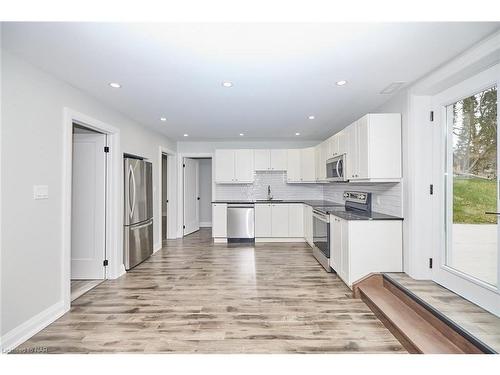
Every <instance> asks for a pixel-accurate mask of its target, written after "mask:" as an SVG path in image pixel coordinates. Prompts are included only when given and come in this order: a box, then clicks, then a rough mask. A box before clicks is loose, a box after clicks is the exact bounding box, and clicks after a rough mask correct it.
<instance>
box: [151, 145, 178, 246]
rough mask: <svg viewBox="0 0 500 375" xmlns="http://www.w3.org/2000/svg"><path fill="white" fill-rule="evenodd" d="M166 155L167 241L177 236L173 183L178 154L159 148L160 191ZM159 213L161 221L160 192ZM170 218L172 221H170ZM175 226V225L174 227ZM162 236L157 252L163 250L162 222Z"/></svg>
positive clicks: (160, 198) (160, 193)
mask: <svg viewBox="0 0 500 375" xmlns="http://www.w3.org/2000/svg"><path fill="white" fill-rule="evenodd" d="M163 154H166V155H167V199H168V203H169V204H168V207H167V239H175V238H176V237H177V236H176V227H175V220H172V219H173V218H175V209H176V207H175V204H174V203H175V202H174V200H173V197H174V194H173V191H172V190H173V189H172V186H173V183H172V182H173V181H174V180H175V170H176V163H175V158H176V153H175V151H172V150H170V149H168V148H166V147H163V146H159V147H158V166H159V167H158V169H159V172H158V173H159V174H158V181H160V190H161V189H162V188H163V176H162V173H163V171H162V155H163ZM158 197H159V199H158V212H159V213H160V220H161V216H162V215H161V213H162V212H163V211H162V198H163V197H162V192H161V191H160V192H159V194H158ZM168 218H170V220H169V219H168ZM172 224H173V225H172ZM159 232H160V236H159V239H157V241H156V245H155V249H154V250H155V252H156V251H158V250H159V249H161V247H162V243H163V240H162V238H163V227H162V225H161V222H160V230H159Z"/></svg>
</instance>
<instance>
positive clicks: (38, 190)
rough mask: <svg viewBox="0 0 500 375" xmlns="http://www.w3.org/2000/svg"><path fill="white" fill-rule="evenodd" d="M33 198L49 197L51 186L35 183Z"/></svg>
mask: <svg viewBox="0 0 500 375" xmlns="http://www.w3.org/2000/svg"><path fill="white" fill-rule="evenodd" d="M33 199H35V200H38V199H49V186H48V185H33Z"/></svg>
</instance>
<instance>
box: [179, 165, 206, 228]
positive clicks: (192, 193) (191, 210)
mask: <svg viewBox="0 0 500 375" xmlns="http://www.w3.org/2000/svg"><path fill="white" fill-rule="evenodd" d="M182 166H183V168H182V169H183V236H186V235H188V234H191V233H194V232H196V231H198V230H199V229H200V227H207V228H211V227H212V158H209V157H185V158H184V159H183V164H182Z"/></svg>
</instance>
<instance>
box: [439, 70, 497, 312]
mask: <svg viewBox="0 0 500 375" xmlns="http://www.w3.org/2000/svg"><path fill="white" fill-rule="evenodd" d="M498 72H499V69H498V67H496V68H492V69H490V70H488V71H486V72H483V73H481V74H479V75H478V76H476V77H473V78H471V79H469V80H467V81H464V82H462V83H461V84H459V85H457V86H455V87H453V88H451V89H449V90H446V91H445V92H443V93H441V94H439V95H437V96H436V97H435V98H434V99H435V108H434V109H435V113H436V119H435V120H437V121H435V122H436V126H437V128H436V130H437V131H436V137H437V138H438V142H437V147H435V151H436V153H435V155H434V156H435V159H436V161H438V163H437V164H436V171H437V173H436V174H435V179H436V180H437V184H436V188H437V189H436V190H437V194H436V201H435V203H436V205H437V206H436V219H435V229H436V230H437V231H439V232H440V233H439V234H438V235H437V239H438V240H437V242H436V245H437V246H438V247H437V248H436V254H435V258H437V262H436V263H437V264H436V267H435V269H434V270H433V275H434V279H435V280H436V281H437V282H439V283H440V284H442V285H444V286H445V287H447V288H449V289H451V290H453V291H455V292H457V293H458V294H461V295H462V296H463V297H465V298H467V299H469V300H471V301H473V302H475V303H477V304H479V305H481V306H482V307H484V308H486V309H488V310H490V311H491V312H493V313H495V314H497V315H500V296H499V294H498V285H499V272H498V270H499V256H498V254H499V233H500V232H499V226H498V218H499V216H500V212H499V209H500V204H499V180H498V178H499V176H498V170H499V163H498V158H499V153H498V131H497V125H498V111H497V108H498V97H497V81H498Z"/></svg>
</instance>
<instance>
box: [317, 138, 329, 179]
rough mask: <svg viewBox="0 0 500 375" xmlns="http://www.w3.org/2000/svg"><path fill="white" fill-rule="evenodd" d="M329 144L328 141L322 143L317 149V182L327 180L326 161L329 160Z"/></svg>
mask: <svg viewBox="0 0 500 375" xmlns="http://www.w3.org/2000/svg"><path fill="white" fill-rule="evenodd" d="M329 146H330V144H329V142H328V140H326V141H323V142H321V143H320V144H319V145H317V146H316V147H315V151H316V181H325V180H326V161H327V160H328V159H329V157H328V152H329Z"/></svg>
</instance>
